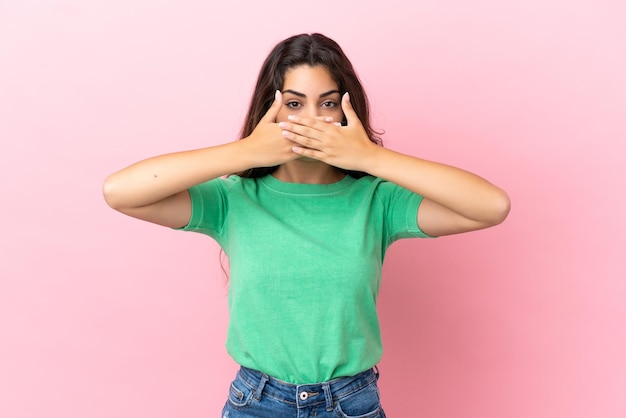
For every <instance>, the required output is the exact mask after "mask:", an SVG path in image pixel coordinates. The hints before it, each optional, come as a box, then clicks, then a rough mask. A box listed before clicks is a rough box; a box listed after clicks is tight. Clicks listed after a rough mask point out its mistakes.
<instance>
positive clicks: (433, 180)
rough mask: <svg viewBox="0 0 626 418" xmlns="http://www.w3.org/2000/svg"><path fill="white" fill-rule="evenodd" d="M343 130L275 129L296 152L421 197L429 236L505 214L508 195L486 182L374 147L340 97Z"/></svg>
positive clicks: (307, 125)
mask: <svg viewBox="0 0 626 418" xmlns="http://www.w3.org/2000/svg"><path fill="white" fill-rule="evenodd" d="M342 107H343V111H344V114H345V115H346V119H347V121H348V125H347V126H341V127H338V126H334V125H328V124H322V123H319V122H318V121H316V120H313V119H308V118H300V117H290V118H289V119H290V122H286V123H281V124H279V126H280V127H281V128H282V129H283V130H284V131H285V133H284V134H283V135H285V136H286V137H287V138H288V139H290V140H291V141H293V142H294V145H295V148H294V152H296V153H298V154H300V155H305V156H308V157H311V158H316V159H318V160H320V161H324V162H326V163H328V164H330V165H333V166H336V167H341V168H344V169H348V170H357V171H364V172H367V173H369V174H371V175H373V176H377V177H380V178H384V179H385V180H388V181H390V182H393V183H395V184H398V185H399V186H402V187H404V188H406V189H409V190H411V191H413V192H415V193H417V194H420V195H422V196H424V201H423V202H422V204H421V206H420V210H419V211H418V219H417V221H418V225H419V226H420V228H421V229H422V230H423V231H424V232H425V233H427V234H429V235H433V236H441V235H450V234H457V233H461V232H467V231H472V230H476V229H482V228H487V227H490V226H493V225H497V224H499V223H500V222H502V221H504V219H505V218H506V216H507V215H508V213H509V209H510V201H509V198H508V196H507V194H506V193H505V192H504V191H503V190H502V189H500V188H498V187H496V186H494V185H493V184H491V183H489V182H488V181H486V180H485V179H483V178H481V177H479V176H477V175H475V174H472V173H469V172H467V171H465V170H461V169H459V168H456V167H451V166H449V165H445V164H440V163H435V162H432V161H427V160H423V159H420V158H416V157H412V156H409V155H404V154H401V153H398V152H395V151H392V150H389V149H386V148H383V147H380V146H378V145H376V144H374V143H372V142H371V141H370V140H369V138H368V137H367V135H366V134H365V132H364V130H363V127H362V125H361V123H360V121H359V119H358V117H357V115H356V113H355V112H354V110H353V109H352V106H351V104H350V102H349V97H348V96H347V95H344V97H343V99H342Z"/></svg>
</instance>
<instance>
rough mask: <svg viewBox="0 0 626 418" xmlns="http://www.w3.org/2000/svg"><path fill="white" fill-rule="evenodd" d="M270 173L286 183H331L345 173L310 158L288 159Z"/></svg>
mask: <svg viewBox="0 0 626 418" xmlns="http://www.w3.org/2000/svg"><path fill="white" fill-rule="evenodd" d="M272 175H273V176H274V177H275V178H277V179H278V180H280V181H284V182H287V183H305V184H332V183H336V182H338V181H339V180H341V179H342V178H344V177H345V174H344V173H342V172H341V171H339V170H337V168H335V167H332V166H330V165H328V164H326V163H323V162H321V161H316V160H310V159H303V158H300V159H297V160H293V161H289V162H287V163H285V164H283V165H281V166H280V167H278V168H277V169H276V171H274V172H273V173H272Z"/></svg>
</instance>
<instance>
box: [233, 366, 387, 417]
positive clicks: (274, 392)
mask: <svg viewBox="0 0 626 418" xmlns="http://www.w3.org/2000/svg"><path fill="white" fill-rule="evenodd" d="M378 376H379V375H378V369H374V368H373V369H369V370H366V371H364V372H361V373H359V374H357V375H354V376H350V377H339V378H337V379H333V380H330V381H328V382H323V383H313V384H306V385H297V384H293V383H287V382H283V381H282V380H278V379H275V378H273V377H271V376H268V375H267V374H265V373H262V372H260V371H257V370H253V369H249V368H247V367H243V366H241V369H240V370H239V377H240V378H241V380H243V382H244V383H245V384H247V385H248V386H249V387H250V389H253V390H255V394H254V397H255V398H256V399H261V397H262V396H270V397H272V398H274V399H277V400H280V401H282V402H285V403H288V404H291V405H296V406H297V407H298V408H305V407H309V406H315V405H318V404H323V403H325V404H326V408H327V409H331V408H332V406H333V405H334V404H335V402H336V401H337V400H340V399H341V398H343V397H345V396H348V395H350V394H352V393H354V392H356V391H358V390H359V389H361V388H363V387H364V386H367V385H369V384H371V383H372V382H375V381H376V380H378Z"/></svg>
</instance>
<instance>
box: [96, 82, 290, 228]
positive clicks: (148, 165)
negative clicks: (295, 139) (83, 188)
mask: <svg viewBox="0 0 626 418" xmlns="http://www.w3.org/2000/svg"><path fill="white" fill-rule="evenodd" d="M281 105H282V95H280V93H279V92H277V94H276V100H275V101H274V103H273V104H272V107H271V108H270V109H269V110H268V112H267V113H266V114H265V116H264V117H263V119H262V120H261V121H260V122H259V124H258V126H257V127H256V128H255V130H254V131H253V132H252V134H251V135H250V136H249V137H247V138H244V139H242V140H240V141H235V142H232V143H228V144H224V145H218V146H214V147H209V148H202V149H198V150H193V151H184V152H177V153H173V154H167V155H161V156H158V157H153V158H149V159H147V160H143V161H140V162H138V163H135V164H133V165H131V166H129V167H127V168H124V169H122V170H120V171H118V172H116V173H113V174H111V175H110V176H109V177H108V178H107V179H106V180H105V182H104V185H103V193H104V198H105V200H106V202H107V203H108V204H109V206H111V207H112V208H113V209H116V210H118V211H120V212H122V213H125V214H127V215H129V216H132V217H135V218H138V219H143V220H146V221H149V222H153V223H156V224H159V225H164V226H168V227H172V228H179V227H183V226H185V225H187V223H188V222H189V219H190V217H191V201H190V198H189V192H187V189H189V188H190V187H191V186H194V185H196V184H199V183H203V182H205V181H208V180H211V179H214V178H217V177H220V176H223V175H226V174H231V173H235V172H239V171H243V170H246V169H248V168H251V167H269V166H274V165H279V164H282V163H283V162H286V161H289V160H291V159H294V158H296V157H297V156H298V155H297V154H294V153H293V151H292V144H291V143H290V142H289V141H288V140H286V139H285V138H284V137H283V136H282V135H281V130H280V128H278V126H277V124H276V123H275V122H274V121H275V119H276V115H277V114H278V111H279V110H280V107H281Z"/></svg>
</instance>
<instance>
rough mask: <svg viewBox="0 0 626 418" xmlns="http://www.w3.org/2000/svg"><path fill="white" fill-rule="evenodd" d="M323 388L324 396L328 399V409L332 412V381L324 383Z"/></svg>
mask: <svg viewBox="0 0 626 418" xmlns="http://www.w3.org/2000/svg"><path fill="white" fill-rule="evenodd" d="M322 389H323V390H324V398H325V399H326V411H328V412H330V411H332V410H333V394H332V392H331V390H330V383H328V382H324V383H322Z"/></svg>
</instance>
